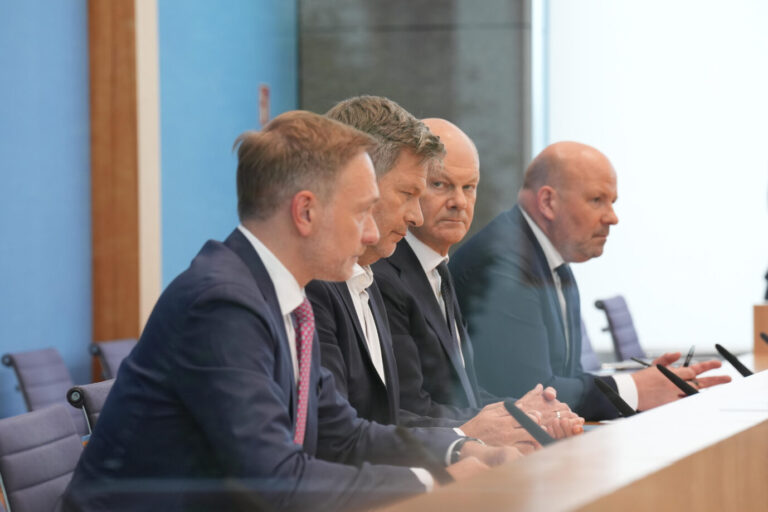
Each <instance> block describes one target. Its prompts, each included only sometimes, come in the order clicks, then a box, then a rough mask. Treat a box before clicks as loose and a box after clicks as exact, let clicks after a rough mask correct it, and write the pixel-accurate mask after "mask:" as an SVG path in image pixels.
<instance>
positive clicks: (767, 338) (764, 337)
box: [760, 332, 768, 343]
mask: <svg viewBox="0 0 768 512" xmlns="http://www.w3.org/2000/svg"><path fill="white" fill-rule="evenodd" d="M760 337H761V338H763V341H764V342H766V343H768V334H765V333H764V332H761V333H760Z"/></svg>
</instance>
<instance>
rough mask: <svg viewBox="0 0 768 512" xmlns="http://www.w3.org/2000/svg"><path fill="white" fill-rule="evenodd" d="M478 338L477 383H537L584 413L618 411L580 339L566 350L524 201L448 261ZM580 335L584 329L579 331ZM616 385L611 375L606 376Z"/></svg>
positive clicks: (521, 387) (513, 389)
mask: <svg viewBox="0 0 768 512" xmlns="http://www.w3.org/2000/svg"><path fill="white" fill-rule="evenodd" d="M449 267H450V269H451V272H452V274H453V278H454V282H455V283H456V293H457V295H458V297H459V303H460V305H461V310H462V311H463V312H464V318H465V319H466V320H467V323H468V325H469V331H470V334H471V335H472V340H473V341H474V343H475V354H476V365H477V369H478V376H479V379H480V382H481V384H482V385H483V386H485V387H486V388H487V389H488V390H490V391H491V392H493V393H496V394H501V395H503V394H518V395H519V394H520V393H525V392H526V391H528V390H530V389H531V388H532V387H533V386H535V385H536V384H537V383H539V382H540V383H542V384H544V385H545V386H552V387H554V388H555V389H556V390H557V398H558V399H559V400H561V401H562V402H565V403H567V404H568V405H569V406H570V407H571V408H572V409H573V410H575V411H576V412H578V413H579V414H580V415H582V416H584V417H585V418H587V419H607V418H614V417H616V416H617V415H618V413H617V412H616V410H615V408H614V407H613V406H612V405H611V404H610V402H609V401H608V400H607V399H606V398H605V397H604V396H603V394H602V393H601V392H600V391H599V389H598V388H597V387H596V386H595V377H594V376H592V375H590V374H588V373H586V372H584V371H583V370H582V367H581V361H580V356H581V340H580V338H579V337H577V339H575V340H573V343H572V345H573V346H572V347H571V350H570V352H569V354H568V356H566V352H567V350H566V339H565V331H564V328H563V318H562V313H561V310H560V304H559V302H558V298H557V291H556V288H555V283H554V280H553V278H552V273H551V271H550V269H549V266H548V264H547V260H546V257H545V256H544V252H543V250H542V248H541V246H540V245H539V243H538V241H537V240H536V237H535V236H534V234H533V231H531V228H530V226H528V224H527V222H526V221H525V218H523V215H522V213H521V212H520V208H519V206H515V207H514V208H512V209H511V210H509V211H506V212H504V213H501V214H500V215H499V216H497V217H496V218H495V219H494V220H493V221H491V222H490V223H489V224H488V225H487V226H486V227H485V228H483V229H482V230H480V231H479V232H478V233H477V234H476V235H475V236H473V237H472V238H471V239H469V240H468V241H467V242H466V243H465V244H464V245H462V246H461V247H460V248H459V250H458V251H456V253H455V254H454V255H453V256H452V257H451V261H450V264H449ZM576 331H578V332H579V333H580V329H576ZM604 380H605V381H606V383H607V384H609V385H610V386H612V387H613V388H614V389H615V388H616V384H615V382H614V380H613V379H612V378H606V379H604Z"/></svg>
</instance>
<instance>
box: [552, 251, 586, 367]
mask: <svg viewBox="0 0 768 512" xmlns="http://www.w3.org/2000/svg"><path fill="white" fill-rule="evenodd" d="M555 272H557V275H558V276H560V285H561V286H562V289H563V296H564V297H565V316H566V318H565V319H564V321H565V324H566V326H565V328H566V329H567V330H568V351H567V352H566V356H565V363H566V366H567V365H568V362H569V360H570V358H571V354H573V352H575V350H576V349H577V348H578V349H579V351H580V350H581V348H580V347H581V324H580V322H581V304H580V301H579V287H578V286H576V280H575V279H574V278H573V272H571V267H570V266H569V265H568V264H567V263H563V264H562V265H560V266H559V267H557V268H556V269H555ZM579 357H581V354H579Z"/></svg>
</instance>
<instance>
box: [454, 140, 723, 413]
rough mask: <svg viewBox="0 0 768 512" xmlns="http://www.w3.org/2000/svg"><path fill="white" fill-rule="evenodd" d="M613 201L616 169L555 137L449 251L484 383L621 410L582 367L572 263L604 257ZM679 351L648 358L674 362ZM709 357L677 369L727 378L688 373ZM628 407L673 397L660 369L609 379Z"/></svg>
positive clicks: (586, 408)
mask: <svg viewBox="0 0 768 512" xmlns="http://www.w3.org/2000/svg"><path fill="white" fill-rule="evenodd" d="M616 199H617V187H616V172H615V171H614V169H613V166H612V165H611V162H610V161H609V160H608V158H606V156H605V155H603V154H602V153H601V152H600V151H598V150H596V149H595V148H593V147H590V146H587V145H584V144H579V143H576V142H559V143H555V144H552V145H551V146H549V147H547V148H545V149H544V150H543V151H542V152H541V154H539V155H538V156H537V157H536V158H535V159H534V160H533V162H532V163H531V164H530V166H529V167H528V169H527V170H526V173H525V178H524V183H523V187H522V189H521V190H520V192H519V194H518V204H517V205H516V206H515V207H514V208H512V209H511V210H509V211H506V212H504V213H502V214H500V215H499V216H498V217H496V218H495V219H494V220H493V221H492V222H491V223H490V224H488V226H486V227H485V228H483V229H482V230H481V231H480V232H479V233H477V234H476V235H475V236H474V237H472V238H471V239H470V240H469V241H467V243H466V244H464V245H463V246H462V247H461V248H460V249H459V250H458V251H457V252H456V254H455V255H454V256H453V258H452V260H451V267H450V268H451V272H452V274H453V278H454V280H455V283H456V291H457V294H458V296H459V303H460V306H461V310H462V311H463V312H464V314H465V318H466V320H467V321H468V324H469V331H470V334H471V335H472V339H473V341H474V343H475V349H476V362H477V367H478V369H479V371H478V375H479V379H480V382H481V384H483V385H484V386H485V387H486V388H487V389H488V390H490V391H491V392H493V393H495V394H514V393H519V392H520V391H522V390H525V389H530V387H531V386H532V385H534V384H536V383H538V382H542V383H544V384H545V385H549V386H552V387H554V388H555V389H557V392H558V399H560V400H562V401H563V402H566V403H567V404H568V405H570V406H571V407H572V408H573V410H574V411H576V412H577V413H578V414H580V415H581V416H584V417H585V418H587V419H592V420H598V419H606V418H613V417H615V416H617V412H616V410H615V409H614V408H613V407H612V406H611V404H610V403H609V402H608V401H607V400H606V399H605V397H604V396H603V395H602V393H600V391H599V390H598V389H597V387H596V385H595V377H593V376H592V375H590V374H588V373H585V372H584V371H583V370H582V367H581V362H580V357H581V315H580V310H579V292H578V288H577V286H576V282H575V280H574V278H573V274H572V272H571V269H570V265H569V264H570V263H579V262H583V261H587V260H589V259H591V258H596V257H598V256H600V255H601V254H602V253H603V247H604V246H605V242H606V240H607V238H608V234H609V232H610V228H611V226H614V225H615V224H617V223H618V217H617V216H616V213H615V212H614V210H613V203H614V202H615V201H616ZM679 357H680V354H679V353H676V354H665V355H664V356H662V357H661V358H659V359H658V360H656V361H654V363H659V364H664V365H670V364H672V363H673V362H674V361H676V360H677V359H678V358H679ZM719 366H720V363H719V362H716V361H708V362H704V363H698V364H693V365H691V366H690V367H688V368H677V369H673V371H675V372H676V373H677V374H678V375H679V376H680V377H682V378H683V379H686V380H689V381H690V382H692V383H693V385H694V386H696V387H706V386H711V385H714V384H719V383H722V382H727V381H728V380H730V379H729V378H728V377H705V378H698V379H697V380H694V378H695V377H696V376H697V375H698V374H699V373H701V372H703V371H706V370H709V369H712V368H716V367H719ZM605 382H606V383H607V384H608V385H610V386H611V387H613V388H614V390H617V391H618V392H619V394H620V395H621V396H622V397H623V398H624V399H625V401H627V402H628V403H629V404H630V406H632V407H633V408H634V409H639V410H646V409H650V408H652V407H655V406H657V405H661V404H664V403H667V402H670V401H672V400H675V399H677V398H678V397H679V390H678V389H677V388H676V387H675V386H674V385H673V384H671V383H670V382H669V381H668V380H667V379H666V378H665V377H664V376H663V375H662V374H661V372H659V371H658V370H657V369H656V368H648V369H645V370H642V371H639V372H636V373H634V374H631V375H620V376H617V377H608V378H605Z"/></svg>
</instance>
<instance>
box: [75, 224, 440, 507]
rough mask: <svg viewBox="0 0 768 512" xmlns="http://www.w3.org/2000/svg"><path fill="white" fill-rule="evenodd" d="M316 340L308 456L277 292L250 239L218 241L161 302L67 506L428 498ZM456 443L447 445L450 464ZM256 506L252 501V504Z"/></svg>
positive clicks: (401, 449)
mask: <svg viewBox="0 0 768 512" xmlns="http://www.w3.org/2000/svg"><path fill="white" fill-rule="evenodd" d="M317 344H318V342H317V336H315V341H314V345H313V348H312V364H311V370H310V375H311V377H310V379H311V381H310V393H309V408H308V413H307V420H306V421H307V423H306V435H305V441H304V445H303V446H299V445H297V444H294V443H293V433H294V430H295V423H296V404H297V393H296V384H295V377H294V373H293V365H292V361H291V356H290V350H289V346H288V340H287V337H286V333H285V325H284V321H283V317H282V315H281V313H280V308H279V305H278V301H277V296H276V294H275V290H274V287H273V285H272V281H271V280H270V278H269V275H268V273H267V271H266V269H265V267H264V265H263V264H262V262H261V259H260V258H259V256H258V255H257V253H256V251H255V250H254V249H253V247H252V246H251V244H250V243H249V242H248V240H247V239H246V238H245V236H244V235H243V234H242V233H241V232H240V231H238V230H235V231H234V232H233V233H232V235H230V237H229V238H228V239H227V241H226V242H225V243H223V244H222V243H219V242H213V241H209V242H208V243H207V244H206V245H205V246H204V247H203V248H202V250H201V251H200V253H199V254H198V255H197V257H195V259H194V260H193V261H192V263H191V265H190V267H189V269H187V270H186V271H185V272H183V273H182V274H181V275H180V276H179V277H177V278H176V279H175V280H174V281H173V282H172V283H171V284H170V285H169V286H168V288H167V289H166V290H165V291H164V292H163V294H162V295H161V297H160V299H159V300H158V302H157V304H156V306H155V308H154V310H153V312H152V314H151V316H150V318H149V320H148V322H147V325H146V327H145V329H144V332H143V333H142V336H141V339H140V340H139V343H138V344H137V346H136V348H135V349H134V351H133V352H132V353H131V354H130V356H128V357H127V358H126V359H125V361H124V362H123V365H122V367H121V369H120V372H119V374H118V376H117V379H116V381H115V384H114V386H113V388H112V391H111V393H110V395H109V397H108V399H107V401H106V403H105V405H104V408H103V410H102V412H101V416H100V417H99V422H98V423H97V425H96V428H95V431H94V433H93V435H92V437H91V439H90V442H89V443H88V446H87V447H86V448H85V451H84V453H83V456H82V457H81V459H80V462H79V464H78V466H77V468H76V470H75V473H74V476H73V479H72V482H71V483H70V485H69V488H68V491H67V493H66V500H65V503H66V504H67V507H68V508H69V509H70V510H99V511H101V510H110V511H120V510H137V511H138V510H165V511H170V510H174V511H175V510H190V509H203V510H240V509H252V508H253V507H252V506H248V504H247V501H246V502H245V503H243V502H240V501H236V500H235V499H234V498H233V497H232V496H233V495H237V493H233V492H232V491H233V489H240V490H245V491H251V492H252V491H255V493H256V494H257V495H258V496H259V497H260V499H262V500H264V502H266V503H267V504H268V505H269V506H270V507H273V508H277V509H281V510H282V509H290V510H300V509H307V510H319V509H323V510H335V509H346V508H359V507H361V506H364V505H365V506H369V505H370V504H372V503H376V502H381V501H382V500H390V499H393V498H397V497H403V496H407V495H411V494H414V493H417V492H420V491H422V490H423V486H422V485H421V484H420V483H419V481H418V480H417V479H416V477H415V476H414V475H413V473H412V472H411V471H410V470H409V469H408V468H405V467H397V466H394V465H379V466H372V465H370V464H369V463H371V462H372V463H377V464H402V465H408V466H420V465H421V464H420V461H419V460H418V459H417V458H415V457H414V455H413V454H412V453H410V452H409V450H408V449H407V446H406V445H405V444H404V443H403V442H402V441H401V440H400V439H399V437H398V436H397V435H396V434H395V432H394V428H393V427H391V426H383V425H379V424H377V423H372V422H368V421H365V420H363V419H360V418H358V417H357V415H356V413H355V411H354V409H352V407H351V406H350V405H349V403H348V402H347V401H346V400H344V399H343V398H342V397H341V396H340V395H339V394H338V393H337V392H336V389H335V385H334V382H333V377H332V376H331V375H330V373H328V371H327V370H325V369H323V368H321V366H320V351H319V347H318V346H317ZM453 439H455V436H451V437H450V438H441V437H440V436H435V437H434V442H433V443H432V446H431V447H430V448H431V449H432V451H433V452H434V453H435V454H444V453H445V451H446V450H447V448H448V446H449V445H450V443H451V442H452V441H453ZM252 495H253V494H252V493H251V496H252Z"/></svg>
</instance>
